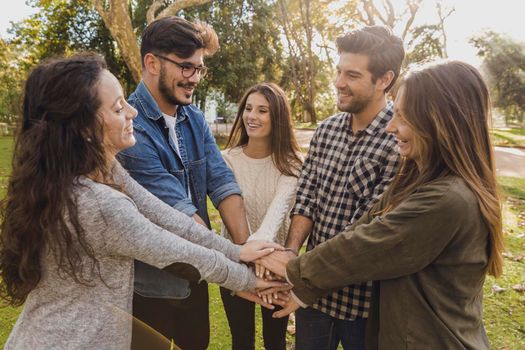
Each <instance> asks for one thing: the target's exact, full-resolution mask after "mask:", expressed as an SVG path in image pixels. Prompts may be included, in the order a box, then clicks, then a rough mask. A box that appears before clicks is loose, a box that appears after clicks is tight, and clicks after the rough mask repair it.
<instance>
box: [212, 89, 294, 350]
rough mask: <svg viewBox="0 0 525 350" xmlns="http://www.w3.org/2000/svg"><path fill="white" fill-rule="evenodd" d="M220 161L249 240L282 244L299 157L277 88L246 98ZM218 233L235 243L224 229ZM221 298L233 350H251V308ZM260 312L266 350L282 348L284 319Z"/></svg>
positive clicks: (224, 292)
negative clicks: (236, 194) (237, 191)
mask: <svg viewBox="0 0 525 350" xmlns="http://www.w3.org/2000/svg"><path fill="white" fill-rule="evenodd" d="M223 157H224V159H225V161H226V163H227V164H228V165H229V167H230V168H231V169H232V171H233V173H234V175H235V178H236V180H237V183H238V184H239V186H240V187H241V191H242V193H243V198H244V204H245V207H246V215H247V220H248V223H249V225H250V231H251V232H250V237H249V238H248V240H249V241H250V240H267V241H273V242H277V243H279V244H281V245H283V244H284V243H285V241H286V235H287V233H288V225H289V217H288V213H289V211H290V209H291V206H292V205H293V202H294V199H295V188H296V184H297V176H298V174H299V172H300V169H301V164H302V158H301V155H300V151H299V146H298V145H297V142H296V140H295V136H294V133H293V127H292V120H291V113H290V107H289V104H288V100H287V98H286V95H285V93H284V92H283V90H282V89H281V88H280V87H279V86H277V85H275V84H272V83H263V84H257V85H255V86H253V87H251V88H249V89H248V91H247V92H246V93H245V94H244V97H243V98H242V99H241V102H240V103H239V110H238V112H237V117H236V119H235V122H234V123H233V128H232V132H231V134H230V137H229V140H228V144H227V150H225V151H224V152H223ZM222 233H223V235H224V236H225V237H228V238H230V239H231V238H233V237H230V235H229V233H228V232H227V230H226V228H225V227H224V226H223V228H222ZM221 296H222V300H223V303H224V307H225V310H226V315H227V317H228V323H229V325H230V330H231V334H232V349H233V350H236V349H239V350H240V349H242V350H247V349H248V350H249V349H253V348H254V345H255V304H254V303H253V302H250V301H248V300H245V299H242V298H240V297H239V296H234V295H232V293H231V292H230V291H229V290H227V289H225V288H221ZM261 311H262V319H263V338H264V346H265V348H266V349H267V350H284V349H286V339H285V335H286V325H287V321H288V319H274V318H272V316H271V315H272V312H271V311H270V310H267V309H264V308H261Z"/></svg>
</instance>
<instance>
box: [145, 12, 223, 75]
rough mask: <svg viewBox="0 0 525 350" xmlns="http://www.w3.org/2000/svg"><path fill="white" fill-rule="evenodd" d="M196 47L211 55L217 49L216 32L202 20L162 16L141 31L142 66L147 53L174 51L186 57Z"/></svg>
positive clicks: (168, 52)
mask: <svg viewBox="0 0 525 350" xmlns="http://www.w3.org/2000/svg"><path fill="white" fill-rule="evenodd" d="M198 49H204V54H205V55H213V54H214V53H215V52H216V51H217V50H218V49H219V39H218V38H217V33H215V30H213V28H212V27H211V26H209V25H208V24H206V23H203V22H195V23H192V22H188V21H187V20H185V19H184V18H180V17H174V16H169V17H163V18H161V19H158V20H155V21H153V22H151V23H150V24H149V25H148V26H147V27H146V29H144V32H143V33H142V41H141V46H140V56H141V59H142V65H143V66H144V56H146V54H148V53H162V54H170V53H174V54H175V55H177V56H179V57H180V58H188V57H190V56H191V55H193V54H194V53H195V51H197V50H198Z"/></svg>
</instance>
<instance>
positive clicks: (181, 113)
mask: <svg viewBox="0 0 525 350" xmlns="http://www.w3.org/2000/svg"><path fill="white" fill-rule="evenodd" d="M134 95H135V97H136V98H137V99H138V100H139V103H140V104H141V105H142V107H143V109H144V114H145V116H146V117H148V118H149V119H151V120H154V121H157V120H159V119H161V118H162V112H161V111H160V108H159V105H158V104H157V101H155V99H154V98H153V96H152V95H151V92H150V91H149V89H148V87H147V86H146V84H145V83H144V81H143V80H141V81H140V83H139V84H138V85H137V88H136V89H135V92H134ZM187 117H188V111H187V107H186V106H178V107H177V119H178V121H179V122H180V121H183V120H184V119H186V118H187Z"/></svg>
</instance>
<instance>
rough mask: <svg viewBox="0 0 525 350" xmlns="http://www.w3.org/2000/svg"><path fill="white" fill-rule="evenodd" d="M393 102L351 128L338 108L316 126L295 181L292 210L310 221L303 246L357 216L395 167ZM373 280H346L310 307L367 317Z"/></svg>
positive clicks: (316, 242) (312, 244) (311, 245)
mask: <svg viewBox="0 0 525 350" xmlns="http://www.w3.org/2000/svg"><path fill="white" fill-rule="evenodd" d="M392 115H393V105H392V103H391V102H388V104H387V106H386V107H385V108H384V109H383V110H382V111H381V112H379V114H378V115H377V116H376V118H375V119H374V120H373V121H372V123H370V125H368V127H367V128H366V129H364V130H361V131H359V132H357V133H356V134H354V133H353V132H352V128H351V118H352V116H351V114H349V113H339V114H336V115H334V116H332V117H330V118H329V119H327V120H326V121H324V122H323V123H322V124H321V125H320V126H319V127H318V128H317V130H316V132H315V134H314V136H313V138H312V141H311V143H310V149H309V151H308V155H307V157H306V160H305V162H304V165H303V168H302V171H301V176H300V178H299V182H298V184H297V197H296V202H295V205H294V207H293V209H292V212H291V215H295V214H299V215H304V216H307V217H309V218H311V219H312V220H313V222H314V225H313V230H312V233H311V234H310V238H309V239H308V248H307V250H311V249H313V248H314V247H315V246H317V245H319V244H321V243H322V242H324V241H326V240H328V239H330V238H333V237H334V236H335V235H337V234H339V233H340V232H342V231H343V230H344V229H345V228H346V227H347V226H348V225H351V224H352V223H354V222H355V221H356V220H358V219H359V218H360V217H361V216H362V215H363V214H364V213H365V212H366V211H367V210H368V209H370V208H371V207H372V206H373V204H375V202H376V201H377V198H378V196H380V195H381V193H383V191H384V190H385V189H386V187H387V186H388V184H389V183H390V181H391V180H392V178H393V176H394V175H395V171H396V168H397V163H398V160H399V154H398V152H397V151H396V149H395V146H396V143H395V140H394V137H393V136H392V135H390V134H387V133H386V131H385V127H386V124H387V123H388V121H389V120H390V119H391V118H392ZM371 286H372V282H367V283H363V284H357V285H350V286H347V287H345V288H344V289H341V290H339V291H337V292H334V293H332V294H330V295H328V296H327V297H325V298H323V299H320V300H319V302H318V303H317V304H315V305H313V307H314V308H315V309H318V310H320V311H322V312H324V313H326V314H328V315H330V316H332V317H336V318H339V319H344V320H354V319H356V318H357V317H363V318H365V317H368V309H369V307H370V296H371Z"/></svg>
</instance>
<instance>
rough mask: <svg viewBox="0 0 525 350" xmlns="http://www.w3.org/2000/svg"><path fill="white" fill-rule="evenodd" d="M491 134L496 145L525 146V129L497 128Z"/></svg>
mask: <svg viewBox="0 0 525 350" xmlns="http://www.w3.org/2000/svg"><path fill="white" fill-rule="evenodd" d="M491 134H492V139H493V142H494V144H495V145H496V146H503V147H522V148H525V129H522V128H497V129H496V128H495V129H492V130H491Z"/></svg>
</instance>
